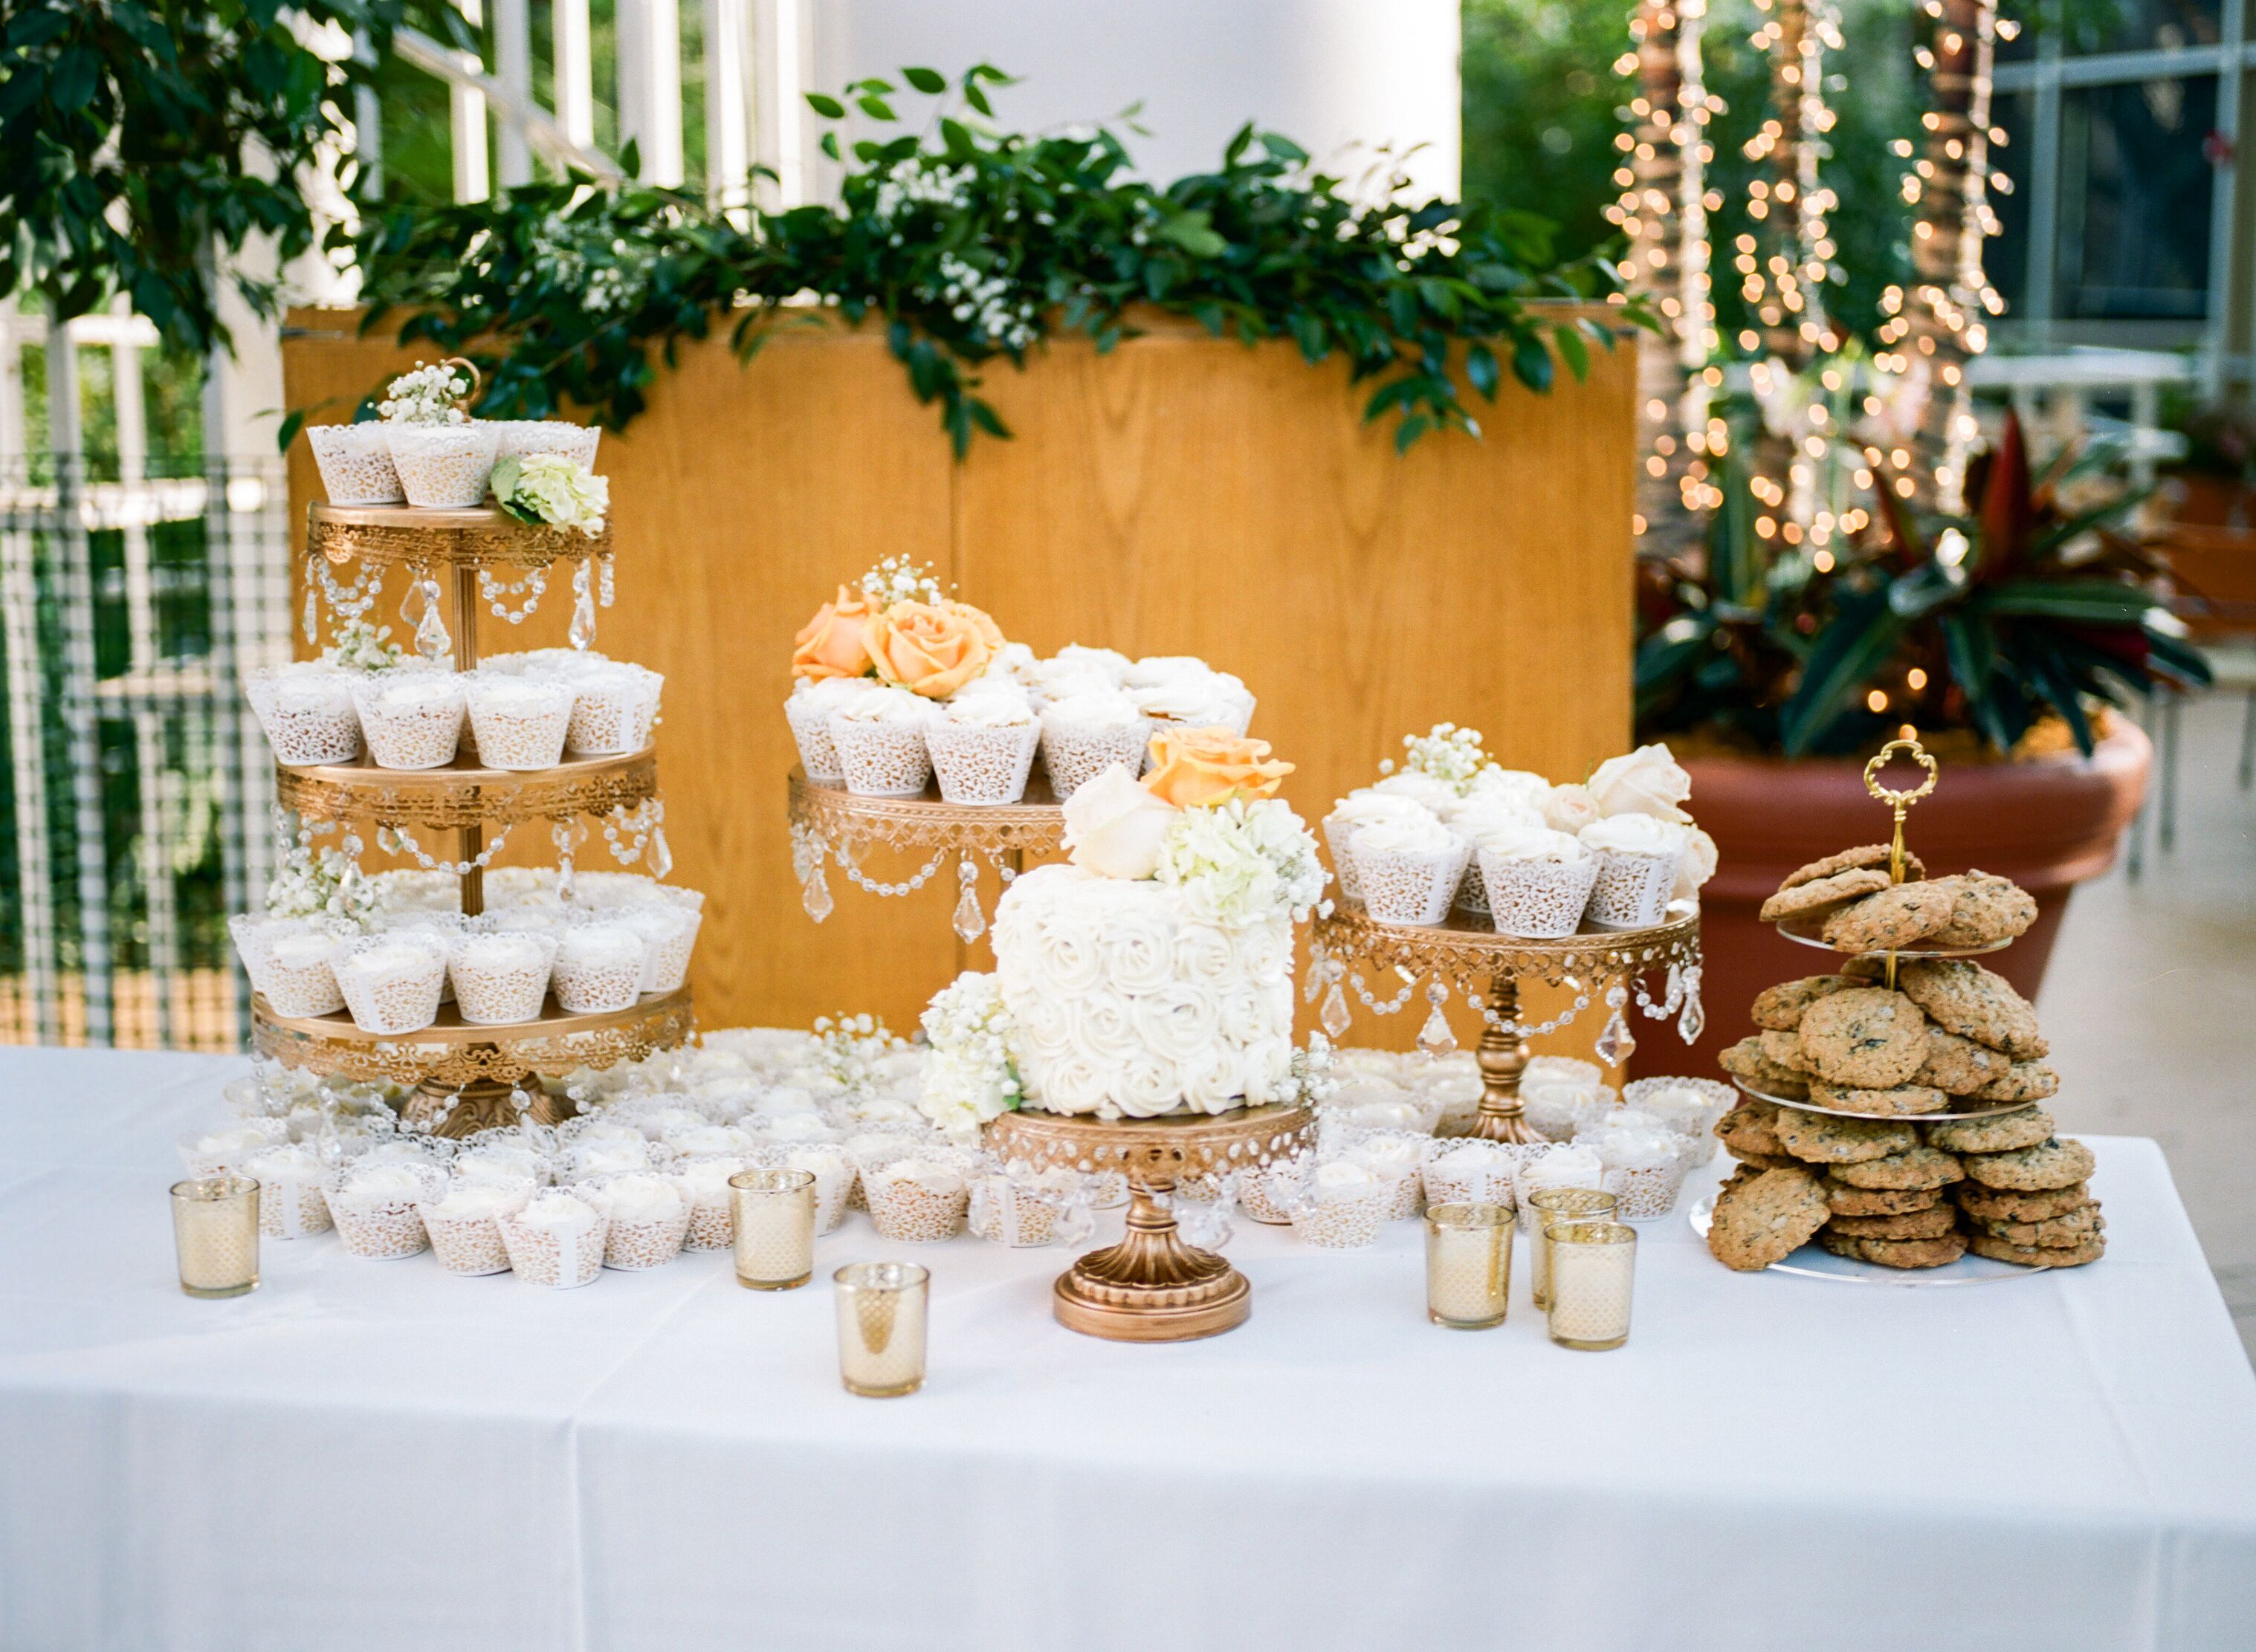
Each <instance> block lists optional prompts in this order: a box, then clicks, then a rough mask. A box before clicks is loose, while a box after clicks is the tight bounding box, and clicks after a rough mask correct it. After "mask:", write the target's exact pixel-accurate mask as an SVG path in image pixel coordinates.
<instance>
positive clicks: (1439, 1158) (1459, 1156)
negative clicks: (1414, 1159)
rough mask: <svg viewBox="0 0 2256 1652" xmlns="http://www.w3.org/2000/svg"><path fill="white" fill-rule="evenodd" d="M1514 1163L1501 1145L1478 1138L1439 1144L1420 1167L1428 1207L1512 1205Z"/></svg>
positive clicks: (1429, 1151) (1508, 1206) (1433, 1147)
mask: <svg viewBox="0 0 2256 1652" xmlns="http://www.w3.org/2000/svg"><path fill="white" fill-rule="evenodd" d="M1513 1164H1514V1160H1513V1157H1512V1155H1511V1154H1509V1153H1507V1152H1505V1150H1504V1148H1503V1146H1502V1145H1501V1144H1500V1143H1498V1142H1484V1141H1481V1140H1479V1139H1478V1138H1477V1137H1473V1138H1464V1137H1461V1138H1459V1139H1457V1140H1455V1141H1449V1142H1435V1143H1434V1144H1433V1146H1432V1147H1431V1148H1429V1149H1428V1150H1427V1154H1426V1159H1425V1163H1423V1164H1421V1166H1420V1167H1419V1175H1420V1178H1421V1181H1422V1182H1423V1183H1424V1185H1425V1189H1426V1202H1427V1204H1428V1205H1502V1206H1505V1208H1506V1209H1509V1208H1510V1207H1511V1206H1512V1169H1513Z"/></svg>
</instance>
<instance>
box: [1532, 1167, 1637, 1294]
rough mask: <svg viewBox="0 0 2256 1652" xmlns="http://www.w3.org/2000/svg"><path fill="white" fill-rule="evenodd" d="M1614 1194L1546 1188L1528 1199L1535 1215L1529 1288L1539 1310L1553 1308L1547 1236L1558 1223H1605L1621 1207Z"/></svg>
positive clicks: (1593, 1189) (1575, 1189) (1595, 1189)
mask: <svg viewBox="0 0 2256 1652" xmlns="http://www.w3.org/2000/svg"><path fill="white" fill-rule="evenodd" d="M1618 1202H1619V1201H1618V1200H1617V1199H1615V1198H1614V1196H1613V1195H1612V1194H1611V1193H1605V1192H1599V1191H1598V1190H1597V1188H1594V1187H1545V1188H1539V1189H1538V1190H1537V1191H1536V1192H1533V1193H1530V1194H1529V1195H1528V1196H1527V1208H1528V1210H1529V1211H1530V1212H1531V1213H1532V1216H1531V1226H1532V1227H1533V1229H1534V1232H1533V1234H1532V1236H1531V1237H1530V1240H1529V1244H1530V1246H1531V1248H1530V1249H1529V1251H1528V1253H1527V1288H1528V1290H1529V1292H1530V1293H1531V1294H1532V1295H1533V1297H1534V1300H1535V1305H1536V1306H1537V1307H1539V1308H1546V1307H1548V1306H1550V1292H1551V1245H1550V1241H1548V1240H1547V1238H1546V1237H1545V1234H1547V1231H1548V1230H1549V1229H1550V1227H1551V1226H1552V1225H1553V1224H1554V1223H1555V1222H1562V1221H1581V1220H1601V1221H1603V1220H1607V1219H1609V1218H1611V1216H1612V1215H1613V1213H1614V1206H1615V1205H1616V1204H1617V1203H1618Z"/></svg>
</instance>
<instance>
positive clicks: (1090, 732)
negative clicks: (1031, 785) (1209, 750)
mask: <svg viewBox="0 0 2256 1652" xmlns="http://www.w3.org/2000/svg"><path fill="white" fill-rule="evenodd" d="M1151 733H1152V731H1151V725H1150V724H1149V723H1146V722H1144V721H1137V722H1134V723H1130V724H1126V725H1121V724H1103V723H1089V724H1072V723H1044V724H1043V725H1042V726H1041V740H1040V750H1041V754H1042V768H1043V770H1045V771H1046V772H1047V774H1048V776H1049V777H1050V791H1052V792H1053V793H1054V794H1055V796H1056V798H1057V800H1058V801H1059V802H1060V803H1063V802H1064V801H1065V800H1066V799H1067V798H1069V797H1071V796H1072V795H1073V794H1074V792H1075V791H1077V790H1079V789H1080V788H1081V787H1082V786H1084V785H1087V784H1089V782H1090V781H1092V780H1094V779H1096V777H1097V776H1099V775H1101V774H1103V772H1104V771H1105V770H1107V769H1114V768H1120V769H1125V770H1127V771H1128V772H1129V773H1130V774H1132V775H1133V774H1140V773H1141V772H1142V771H1143V767H1144V755H1145V747H1146V745H1148V744H1149V743H1150V741H1151Z"/></svg>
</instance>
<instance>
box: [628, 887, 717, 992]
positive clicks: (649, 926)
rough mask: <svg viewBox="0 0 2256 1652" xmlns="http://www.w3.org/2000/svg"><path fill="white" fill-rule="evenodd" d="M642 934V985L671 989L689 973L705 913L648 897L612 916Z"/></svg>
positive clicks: (650, 988)
mask: <svg viewBox="0 0 2256 1652" xmlns="http://www.w3.org/2000/svg"><path fill="white" fill-rule="evenodd" d="M611 921H612V922H614V923H616V924H619V925H620V926H621V927H622V928H624V929H631V930H632V931H634V932H635V933H636V934H638V935H639V936H641V937H642V942H643V964H642V989H643V991H645V992H646V993H670V992H672V991H673V990H674V989H675V988H678V987H680V985H681V983H682V982H683V981H686V980H687V978H688V975H689V957H690V953H692V952H693V951H694V949H695V947H696V945H697V931H698V929H699V928H700V926H701V925H702V924H703V923H704V921H705V915H704V914H703V913H702V912H701V911H699V910H697V909H696V908H695V907H693V906H678V905H676V904H675V903H673V902H671V901H646V902H643V903H638V904H637V905H633V906H625V907H621V908H620V909H619V910H618V911H617V914H616V915H615V916H614V917H613V918H612V919H611Z"/></svg>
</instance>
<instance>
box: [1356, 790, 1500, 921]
mask: <svg viewBox="0 0 2256 1652" xmlns="http://www.w3.org/2000/svg"><path fill="white" fill-rule="evenodd" d="M1348 853H1349V854H1350V856H1352V857H1353V859H1354V861H1355V872H1356V878H1357V882H1359V883H1360V884H1361V885H1362V888H1363V903H1364V910H1365V911H1367V912H1368V913H1370V915H1371V917H1373V918H1376V919H1377V920H1378V922H1380V923H1382V924H1439V923H1441V922H1442V920H1443V919H1444V918H1446V917H1449V906H1450V903H1452V902H1454V901H1455V900H1456V894H1457V880H1458V879H1459V878H1460V877H1462V876H1463V875H1464V869H1465V866H1466V863H1467V862H1468V861H1470V860H1471V859H1472V846H1471V845H1470V844H1468V843H1467V842H1465V840H1463V839H1462V838H1460V837H1458V836H1457V834H1456V833H1454V832H1452V831H1450V830H1449V827H1447V826H1443V825H1442V823H1441V822H1440V821H1439V820H1437V819H1435V818H1434V817H1433V816H1432V815H1430V814H1428V815H1425V816H1423V817H1422V818H1416V819H1414V818H1410V817H1404V818H1402V819H1394V820H1378V821H1374V822H1372V823H1371V824H1370V825H1368V826H1357V828H1356V832H1355V837H1354V840H1353V842H1352V843H1351V844H1350V847H1349V850H1348Z"/></svg>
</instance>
